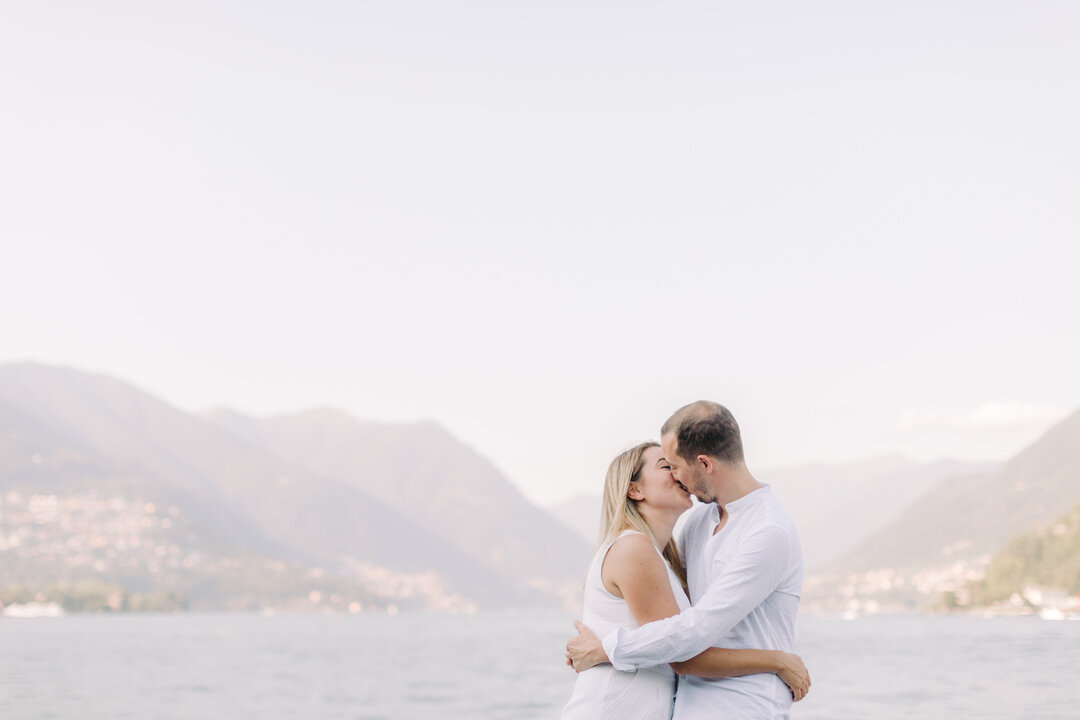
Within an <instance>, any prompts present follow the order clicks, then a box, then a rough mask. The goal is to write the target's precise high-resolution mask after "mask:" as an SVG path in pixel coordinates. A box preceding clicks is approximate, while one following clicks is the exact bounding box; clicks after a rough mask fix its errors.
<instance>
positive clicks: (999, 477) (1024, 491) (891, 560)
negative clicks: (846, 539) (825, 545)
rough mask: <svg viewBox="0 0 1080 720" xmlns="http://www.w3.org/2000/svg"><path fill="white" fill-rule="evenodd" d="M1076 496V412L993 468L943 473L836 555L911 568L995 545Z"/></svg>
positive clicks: (847, 565) (848, 565)
mask: <svg viewBox="0 0 1080 720" xmlns="http://www.w3.org/2000/svg"><path fill="white" fill-rule="evenodd" d="M1078 498H1080V412H1075V413H1073V414H1072V415H1070V416H1069V417H1067V418H1065V419H1064V420H1062V421H1061V422H1059V423H1058V424H1057V425H1055V426H1054V427H1052V428H1050V429H1049V430H1047V431H1046V433H1045V434H1043V436H1042V437H1040V438H1039V439H1037V440H1036V441H1035V442H1034V443H1032V444H1031V445H1029V446H1028V447H1027V448H1025V449H1023V450H1021V451H1020V452H1019V453H1018V454H1017V455H1016V456H1014V457H1013V458H1012V459H1010V460H1009V461H1007V462H1005V463H1004V464H1002V465H1001V466H999V467H998V468H996V469H995V470H992V471H990V472H984V473H975V474H963V475H958V476H951V477H947V478H945V479H943V480H941V481H940V482H938V483H937V484H935V485H934V486H933V487H931V488H929V489H928V491H927V492H926V493H925V494H924V495H923V496H922V497H921V498H920V499H919V500H918V501H917V502H915V503H913V504H912V505H910V506H909V507H908V508H907V509H906V510H905V512H904V513H903V514H902V515H901V516H899V517H898V518H897V519H896V520H895V521H894V522H892V523H890V524H889V525H888V526H886V527H885V528H883V529H881V530H880V531H879V532H877V533H875V534H874V535H873V536H871V537H869V538H867V539H866V541H865V542H864V543H861V544H860V546H859V547H858V548H857V549H855V550H854V551H852V552H851V553H849V554H848V555H846V556H845V557H843V558H840V559H839V560H838V561H837V563H836V566H837V567H838V568H843V569H845V570H861V569H869V568H873V567H879V566H882V567H911V566H914V565H920V564H927V563H931V562H934V561H937V562H941V561H954V560H957V559H971V558H977V557H980V556H985V555H987V554H989V553H993V552H995V551H997V550H998V549H999V548H1000V547H1001V546H1002V545H1003V544H1004V543H1005V541H1006V540H1007V539H1009V538H1010V537H1012V536H1013V535H1017V534H1020V533H1024V532H1027V531H1029V530H1031V529H1033V528H1036V527H1040V526H1042V525H1045V524H1047V523H1049V522H1050V521H1052V520H1053V519H1054V518H1055V517H1057V516H1058V515H1060V514H1061V512H1063V511H1064V510H1065V509H1066V508H1069V507H1071V506H1072V505H1073V503H1075V502H1076V501H1077V499H1078Z"/></svg>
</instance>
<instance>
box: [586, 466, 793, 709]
mask: <svg viewBox="0 0 1080 720" xmlns="http://www.w3.org/2000/svg"><path fill="white" fill-rule="evenodd" d="M726 509H727V512H728V519H727V523H726V524H725V525H724V527H723V529H721V530H720V531H719V532H717V533H716V534H713V528H715V527H716V524H717V523H718V522H719V517H720V516H719V511H718V510H717V506H716V505H715V504H713V503H708V504H702V505H698V506H696V507H694V508H693V509H691V510H690V511H688V512H689V517H688V518H687V521H686V523H685V525H684V526H683V532H682V535H681V537H680V545H681V549H682V552H683V558H684V559H685V561H686V567H687V579H688V584H689V587H690V600H691V602H692V603H693V607H691V608H690V609H688V610H684V611H683V612H682V613H680V614H678V615H674V616H672V617H670V618H665V619H663V620H657V621H655V622H651V623H648V624H646V625H643V626H641V627H639V628H635V629H625V628H621V629H618V630H614V631H612V632H610V633H608V634H607V635H606V636H605V637H604V639H603V645H604V650H605V651H606V652H607V655H608V658H609V659H610V660H611V664H612V665H614V666H615V668H616V669H618V670H635V669H637V668H639V667H651V666H654V665H661V664H664V663H670V662H676V661H679V660H687V659H689V658H692V657H694V656H695V655H697V654H698V653H701V652H702V651H704V650H705V649H706V648H709V647H714V646H716V647H725V648H759V649H765V650H784V651H786V652H792V651H793V650H794V647H795V615H796V613H797V612H798V609H799V593H800V590H801V587H802V578H803V563H802V548H801V547H800V545H799V537H798V534H797V533H796V532H795V525H794V524H793V523H792V521H791V518H790V517H789V516H788V514H787V512H786V511H785V510H784V508H783V507H781V505H780V503H778V502H777V501H776V499H775V498H773V496H772V492H771V489H770V488H769V486H767V485H766V486H764V487H761V488H759V489H757V490H754V491H753V492H751V493H749V494H747V495H744V496H743V497H741V498H739V499H738V500H736V501H734V502H731V503H729V504H728V505H727V506H726ZM791 702H792V699H791V693H790V691H789V690H788V688H787V686H786V685H784V683H783V681H781V680H780V678H779V677H777V676H776V675H775V674H773V673H760V674H756V675H746V676H743V677H737V678H720V679H715V680H710V679H706V678H698V677H694V676H687V677H681V678H680V679H679V691H678V693H677V695H676V701H675V718H676V720H697V719H698V718H711V717H715V718H755V719H756V718H770V719H773V718H787V717H789V715H790V712H791Z"/></svg>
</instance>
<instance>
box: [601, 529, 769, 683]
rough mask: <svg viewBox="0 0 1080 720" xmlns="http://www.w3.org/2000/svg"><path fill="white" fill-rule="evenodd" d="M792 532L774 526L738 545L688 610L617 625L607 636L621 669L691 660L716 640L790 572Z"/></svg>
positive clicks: (610, 653)
mask: <svg viewBox="0 0 1080 720" xmlns="http://www.w3.org/2000/svg"><path fill="white" fill-rule="evenodd" d="M788 550H789V542H788V535H787V532H786V530H785V529H784V528H781V527H778V526H774V525H770V526H766V527H763V528H760V529H759V530H757V531H755V532H754V533H752V534H751V535H749V536H747V537H746V538H745V539H743V541H742V542H741V543H740V545H739V548H738V552H737V553H736V555H735V557H731V558H728V559H727V561H726V562H725V563H724V565H723V566H722V567H718V568H717V570H716V573H717V574H716V575H715V576H714V577H713V579H712V581H711V582H710V584H709V588H708V589H707V590H706V591H705V594H704V595H703V596H702V597H701V598H700V599H699V600H698V602H697V604H696V605H694V606H693V607H691V608H688V609H687V610H685V611H684V612H682V613H680V614H678V615H675V616H672V617H667V618H664V619H663V620H656V621H653V622H650V623H648V624H647V625H642V626H641V627H638V628H634V629H627V628H619V629H618V630H613V631H612V632H610V633H608V635H607V636H606V637H605V638H604V640H603V645H604V651H605V654H606V655H607V656H608V658H610V660H611V664H612V665H614V666H615V668H616V669H618V670H634V669H636V668H638V667H649V666H652V665H660V664H662V663H670V662H676V661H680V660H689V659H690V658H692V657H694V656H695V655H697V654H698V653H701V652H703V651H705V650H706V649H707V648H709V647H711V646H713V645H715V644H717V643H718V642H719V641H720V639H721V638H723V637H724V635H726V634H727V633H728V631H730V630H731V628H733V627H735V625H737V624H738V623H739V621H741V620H742V619H743V618H744V617H746V615H747V614H748V613H749V612H750V611H751V610H753V609H754V608H755V607H757V606H758V605H760V604H761V603H762V602H763V601H764V600H765V598H766V597H768V595H769V594H771V593H772V592H773V590H775V589H776V587H777V586H778V585H779V584H780V581H781V580H782V579H783V576H784V575H785V574H786V573H787V572H788V570H787V567H788Z"/></svg>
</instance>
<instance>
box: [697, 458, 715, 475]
mask: <svg viewBox="0 0 1080 720" xmlns="http://www.w3.org/2000/svg"><path fill="white" fill-rule="evenodd" d="M697 461H698V462H699V463H701V469H702V470H704V471H705V472H707V473H711V472H712V471H713V470H715V469H716V463H714V462H713V459H712V458H711V457H709V456H708V455H698V456H697Z"/></svg>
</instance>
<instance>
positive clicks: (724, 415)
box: [660, 400, 743, 464]
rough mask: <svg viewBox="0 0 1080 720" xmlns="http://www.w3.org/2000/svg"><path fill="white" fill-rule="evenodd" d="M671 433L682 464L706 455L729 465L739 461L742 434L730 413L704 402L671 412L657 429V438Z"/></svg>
mask: <svg viewBox="0 0 1080 720" xmlns="http://www.w3.org/2000/svg"><path fill="white" fill-rule="evenodd" d="M668 434H672V435H674V436H675V440H676V442H677V443H678V447H677V449H676V452H677V453H678V454H679V456H680V457H681V458H682V459H684V460H686V461H693V459H694V458H696V457H697V456H698V455H710V456H712V457H714V458H716V459H717V460H721V461H723V462H726V463H729V464H735V463H739V462H742V461H743V446H742V435H741V434H740V433H739V423H737V422H735V416H734V415H732V414H731V411H730V410H728V409H727V408H726V407H724V406H723V405H721V404H719V403H714V402H709V401H708V400H698V401H697V402H693V403H690V404H689V405H685V406H683V407H681V408H679V409H678V410H676V411H675V414H674V415H672V416H671V417H669V418H668V419H667V422H665V423H664V426H663V427H662V428H660V435H661V437H662V436H664V435H668Z"/></svg>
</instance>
